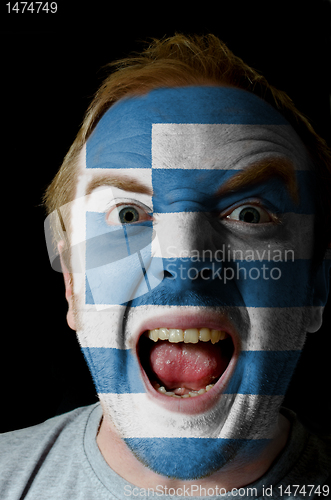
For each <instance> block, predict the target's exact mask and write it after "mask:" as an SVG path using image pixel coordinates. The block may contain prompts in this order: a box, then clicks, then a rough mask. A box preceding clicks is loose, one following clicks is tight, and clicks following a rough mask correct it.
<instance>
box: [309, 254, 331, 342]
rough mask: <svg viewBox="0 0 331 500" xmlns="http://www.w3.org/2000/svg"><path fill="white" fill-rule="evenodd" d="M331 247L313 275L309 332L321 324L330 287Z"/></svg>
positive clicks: (314, 330)
mask: <svg viewBox="0 0 331 500" xmlns="http://www.w3.org/2000/svg"><path fill="white" fill-rule="evenodd" d="M330 268H331V248H328V249H327V251H326V253H325V256H324V260H323V261H322V262H321V264H320V265H319V266H318V269H317V270H316V272H315V276H314V290H313V297H312V299H313V300H312V302H313V303H312V308H311V318H310V324H309V325H308V327H307V331H308V332H309V333H315V332H317V330H319V329H320V328H321V326H322V322H323V311H324V307H325V304H326V302H327V300H328V296H329V289H330Z"/></svg>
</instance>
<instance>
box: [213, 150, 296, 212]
mask: <svg viewBox="0 0 331 500" xmlns="http://www.w3.org/2000/svg"><path fill="white" fill-rule="evenodd" d="M273 177H279V178H280V179H281V180H282V181H283V183H284V184H285V186H286V188H287V190H288V192H289V194H290V196H291V197H292V199H293V200H294V201H295V203H299V190H298V184H297V180H296V176H295V168H294V165H293V163H292V162H291V161H290V160H289V159H287V158H268V159H264V160H261V161H259V162H258V163H254V164H253V165H250V166H249V167H246V168H245V170H241V171H240V172H238V173H237V174H235V175H234V176H233V177H231V178H230V179H229V180H228V181H226V182H225V183H224V184H223V185H222V186H221V188H220V189H219V190H218V191H217V193H216V196H224V195H225V194H228V193H231V192H234V191H239V190H242V189H244V188H246V187H249V186H252V185H255V184H258V183H261V182H263V181H267V180H269V179H271V178H273Z"/></svg>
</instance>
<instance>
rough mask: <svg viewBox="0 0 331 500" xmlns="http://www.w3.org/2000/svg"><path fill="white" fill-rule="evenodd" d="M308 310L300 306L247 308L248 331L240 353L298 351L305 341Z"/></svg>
mask: <svg viewBox="0 0 331 500" xmlns="http://www.w3.org/2000/svg"><path fill="white" fill-rule="evenodd" d="M308 311H309V310H308V309H307V308H304V307H303V308H299V307H279V308H277V307H249V308H248V310H247V312H248V316H249V322H250V328H249V333H248V335H247V337H246V338H245V339H244V341H243V350H248V351H258V350H261V351H267V350H269V351H292V350H293V351H295V350H301V349H302V348H303V345H304V342H305V338H306V324H307V319H308Z"/></svg>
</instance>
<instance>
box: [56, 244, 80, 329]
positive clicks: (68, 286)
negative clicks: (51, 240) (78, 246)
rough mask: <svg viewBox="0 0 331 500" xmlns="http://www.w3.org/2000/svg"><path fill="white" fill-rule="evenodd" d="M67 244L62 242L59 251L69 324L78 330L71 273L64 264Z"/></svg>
mask: <svg viewBox="0 0 331 500" xmlns="http://www.w3.org/2000/svg"><path fill="white" fill-rule="evenodd" d="M64 246H65V242H64V241H63V240H61V241H60V242H59V243H58V245H57V248H58V251H59V254H60V260H61V267H62V273H63V278H64V286H65V297H66V299H67V302H68V312H67V323H68V325H69V326H70V328H72V329H73V330H76V322H75V315H74V307H73V306H74V304H73V288H72V279H71V276H70V273H69V271H68V268H67V266H66V265H65V263H64V259H63V250H64Z"/></svg>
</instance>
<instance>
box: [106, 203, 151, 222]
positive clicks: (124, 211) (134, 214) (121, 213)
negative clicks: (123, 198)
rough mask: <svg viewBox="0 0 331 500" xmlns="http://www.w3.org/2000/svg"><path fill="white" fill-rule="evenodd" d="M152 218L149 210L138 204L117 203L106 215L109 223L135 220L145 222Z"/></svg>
mask: <svg viewBox="0 0 331 500" xmlns="http://www.w3.org/2000/svg"><path fill="white" fill-rule="evenodd" d="M146 220H152V217H151V216H150V215H149V214H148V212H147V210H144V209H142V208H141V207H138V206H136V205H116V206H115V207H113V208H112V209H111V210H110V211H109V212H108V213H107V215H106V222H107V224H109V225H111V226H113V225H119V224H134V223H135V222H143V221H146Z"/></svg>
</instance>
